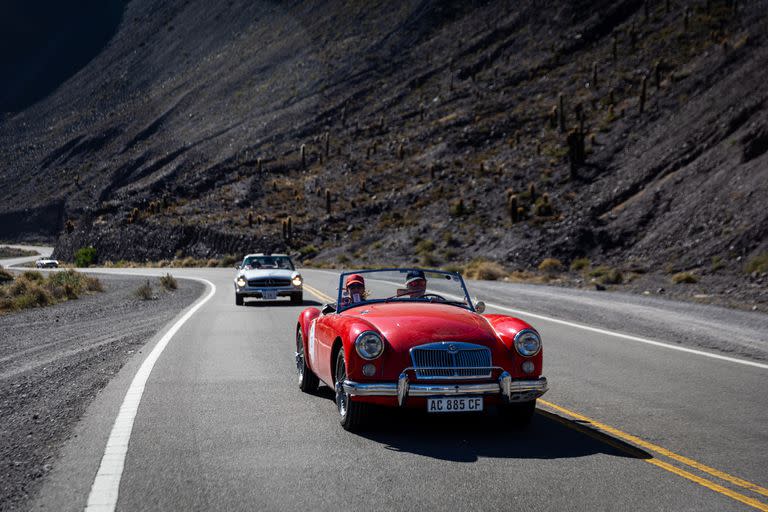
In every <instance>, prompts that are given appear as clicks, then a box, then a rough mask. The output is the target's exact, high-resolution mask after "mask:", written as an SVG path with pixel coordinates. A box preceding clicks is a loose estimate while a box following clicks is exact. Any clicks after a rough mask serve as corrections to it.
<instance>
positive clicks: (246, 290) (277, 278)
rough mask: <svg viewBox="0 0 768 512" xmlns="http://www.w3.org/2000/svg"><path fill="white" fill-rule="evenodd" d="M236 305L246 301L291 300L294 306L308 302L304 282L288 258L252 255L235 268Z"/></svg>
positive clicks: (284, 256) (280, 255)
mask: <svg viewBox="0 0 768 512" xmlns="http://www.w3.org/2000/svg"><path fill="white" fill-rule="evenodd" d="M235 268H236V269H237V271H238V272H237V275H236V276H235V304H236V305H238V306H242V305H243V300H244V299H245V298H246V297H255V298H260V299H264V300H275V299H277V298H278V297H290V298H291V302H293V303H294V304H301V303H302V302H303V301H304V288H303V282H304V281H303V279H302V278H301V274H299V273H298V272H297V271H296V268H295V267H294V266H293V262H292V261H291V258H289V257H288V256H287V255H285V254H261V253H259V254H249V255H247V256H246V257H245V258H243V262H242V263H241V264H240V265H238V266H237V267H235Z"/></svg>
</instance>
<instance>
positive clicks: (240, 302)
mask: <svg viewBox="0 0 768 512" xmlns="http://www.w3.org/2000/svg"><path fill="white" fill-rule="evenodd" d="M242 305H243V296H242V295H240V294H239V293H236V294H235V306H242Z"/></svg>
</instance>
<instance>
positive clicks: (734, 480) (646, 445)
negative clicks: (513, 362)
mask: <svg viewBox="0 0 768 512" xmlns="http://www.w3.org/2000/svg"><path fill="white" fill-rule="evenodd" d="M538 401H539V403H540V404H541V405H544V406H545V407H548V408H550V409H554V410H555V411H558V412H560V413H563V414H566V415H567V416H570V417H572V418H574V419H577V420H579V421H582V422H585V423H588V424H589V427H585V428H590V427H591V428H593V429H595V430H597V431H599V432H603V433H605V434H610V435H611V436H613V437H615V438H618V439H621V440H622V441H625V442H628V443H631V444H632V445H635V446H639V447H641V448H643V449H645V450H648V451H649V452H653V453H657V454H659V455H663V456H664V457H668V458H670V459H673V460H676V461H677V462H680V463H682V464H685V465H686V466H689V467H692V468H694V469H697V470H699V471H701V472H703V473H707V474H709V475H711V476H713V477H716V478H719V479H721V480H725V481H726V482H729V483H731V484H733V485H736V486H739V487H743V488H744V489H747V490H749V491H752V492H754V493H757V494H762V495H763V496H768V489H766V488H765V487H761V486H759V485H757V484H753V483H752V482H748V481H746V480H744V479H742V478H739V477H736V476H733V475H730V474H728V473H725V472H723V471H720V470H717V469H715V468H712V467H710V466H707V465H706V464H702V463H700V462H697V461H695V460H693V459H690V458H688V457H685V456H683V455H678V454H677V453H674V452H672V451H670V450H667V449H666V448H663V447H661V446H659V445H656V444H653V443H650V442H648V441H645V440H643V439H640V438H639V437H637V436H634V435H632V434H628V433H626V432H623V431H621V430H619V429H617V428H614V427H611V426H609V425H606V424H605V423H601V422H599V421H595V420H593V419H592V418H589V417H587V416H584V415H583V414H579V413H577V412H574V411H571V410H570V409H566V408H565V407H562V406H559V405H557V404H553V403H552V402H548V401H546V400H543V399H541V398H539V400H538ZM561 423H562V422H561ZM563 424H564V425H566V426H569V427H572V428H575V427H573V426H572V425H570V424H567V423H563ZM582 426H583V425H582ZM608 444H610V445H611V446H614V447H615V448H618V449H620V450H622V451H625V452H627V449H626V448H625V447H624V448H623V447H621V446H618V445H617V444H613V443H608ZM635 456H636V455H635ZM641 458H642V457H641ZM643 460H645V461H646V462H649V463H651V464H654V465H656V466H658V467H660V468H662V469H666V470H667V471H672V472H673V473H676V474H678V475H680V476H683V477H685V478H688V479H689V480H692V481H694V482H696V483H699V484H701V485H704V486H705V487H708V488H710V489H712V490H715V491H717V492H720V493H722V494H725V495H727V496H729V497H731V498H733V499H735V500H738V501H741V502H743V503H746V504H748V505H751V506H753V507H755V508H758V509H760V510H766V511H768V505H766V504H764V503H762V502H760V501H757V500H754V499H752V498H749V497H747V496H744V495H743V494H739V493H737V492H735V491H732V490H730V489H727V488H725V487H722V486H720V485H718V484H716V483H714V482H711V481H709V480H706V479H703V478H701V477H698V476H696V475H693V474H692V473H688V472H687V471H685V470H683V469H679V468H676V467H674V466H670V465H669V464H667V463H665V462H661V461H659V460H658V459H655V458H653V457H651V458H643ZM670 468H673V469H674V471H673V470H672V469H670Z"/></svg>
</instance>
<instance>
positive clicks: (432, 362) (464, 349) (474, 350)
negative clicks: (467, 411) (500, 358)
mask: <svg viewBox="0 0 768 512" xmlns="http://www.w3.org/2000/svg"><path fill="white" fill-rule="evenodd" d="M411 360H412V361H413V367H414V369H415V370H416V378H417V379H446V378H450V379H452V378H459V379H477V378H489V377H490V376H491V368H490V366H491V351H490V349H488V348H487V347H483V346H481V345H475V344H472V343H459V342H449V341H443V342H439V343H430V344H428V345H421V346H418V347H414V348H412V349H411Z"/></svg>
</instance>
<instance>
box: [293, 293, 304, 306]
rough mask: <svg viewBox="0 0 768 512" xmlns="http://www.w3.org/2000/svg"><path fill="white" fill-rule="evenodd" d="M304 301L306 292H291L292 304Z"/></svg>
mask: <svg viewBox="0 0 768 512" xmlns="http://www.w3.org/2000/svg"><path fill="white" fill-rule="evenodd" d="M303 302H304V292H295V293H291V304H302V303H303Z"/></svg>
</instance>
